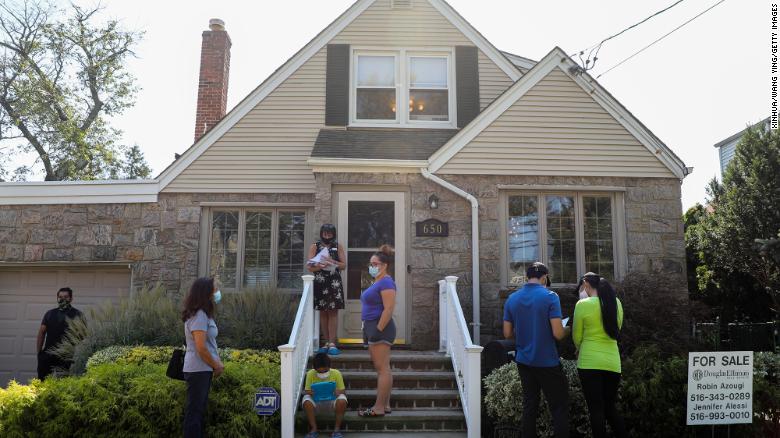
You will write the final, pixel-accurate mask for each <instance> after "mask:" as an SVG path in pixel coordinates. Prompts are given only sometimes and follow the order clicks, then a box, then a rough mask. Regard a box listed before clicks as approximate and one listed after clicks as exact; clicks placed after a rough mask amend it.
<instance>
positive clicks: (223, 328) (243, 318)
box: [54, 287, 298, 375]
mask: <svg viewBox="0 0 780 438" xmlns="http://www.w3.org/2000/svg"><path fill="white" fill-rule="evenodd" d="M297 305H298V296H296V295H292V294H287V293H283V292H279V291H277V290H276V289H273V288H258V289H251V290H246V291H242V292H238V293H227V294H225V295H224V298H223V300H222V302H221V303H220V304H219V305H218V306H217V314H216V316H215V319H216V321H217V326H218V327H219V337H218V338H217V345H220V346H223V347H231V348H239V349H246V348H251V349H257V350H271V349H273V350H275V349H276V347H277V346H279V345H281V344H285V343H287V340H288V338H289V336H290V331H291V329H292V324H293V321H294V320H295V310H296V309H297ZM183 343H184V328H183V325H182V322H181V309H180V304H179V300H178V299H177V298H175V297H172V296H169V295H167V294H166V292H165V291H164V290H163V289H162V288H161V287H158V288H154V289H145V290H141V291H139V292H136V293H134V294H132V295H131V296H129V297H127V298H123V299H122V300H121V301H120V302H119V303H118V304H107V305H105V306H103V307H100V308H98V309H96V310H93V311H91V312H89V313H88V315H87V317H86V319H85V320H74V321H73V322H72V323H71V324H70V327H69V330H68V332H67V334H66V336H65V337H64V339H63V341H62V343H61V344H60V345H59V347H58V348H57V349H56V350H55V351H54V353H55V354H56V355H58V356H59V357H61V358H63V359H65V360H72V361H73V366H71V369H70V373H71V374H74V375H78V374H82V373H84V371H85V370H86V367H87V360H88V359H89V358H90V357H91V356H93V355H94V354H95V352H97V351H98V350H102V349H104V348H107V347H111V346H117V345H147V346H170V345H182V344H183ZM114 348H118V349H119V350H117V351H123V350H121V348H123V347H114ZM151 351H152V350H150V351H147V352H144V353H143V354H151ZM165 351H168V350H165ZM105 354H109V355H110V354H115V353H108V352H106V353H105ZM116 354H118V353H116ZM155 354H163V355H168V356H170V352H168V353H164V351H162V350H161V351H157V352H156V353H155ZM166 360H167V359H166Z"/></svg>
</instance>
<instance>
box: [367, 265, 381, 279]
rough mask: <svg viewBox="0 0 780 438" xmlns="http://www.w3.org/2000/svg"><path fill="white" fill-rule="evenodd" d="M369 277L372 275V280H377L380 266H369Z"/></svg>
mask: <svg viewBox="0 0 780 438" xmlns="http://www.w3.org/2000/svg"><path fill="white" fill-rule="evenodd" d="M368 275H370V276H371V277H372V278H376V276H377V275H379V266H369V267H368Z"/></svg>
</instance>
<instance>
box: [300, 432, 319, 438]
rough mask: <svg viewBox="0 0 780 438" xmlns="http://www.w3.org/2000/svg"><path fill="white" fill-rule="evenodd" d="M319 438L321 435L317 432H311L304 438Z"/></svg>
mask: <svg viewBox="0 0 780 438" xmlns="http://www.w3.org/2000/svg"><path fill="white" fill-rule="evenodd" d="M317 437H319V433H317V432H309V433H307V434H306V436H304V437H303V438H317Z"/></svg>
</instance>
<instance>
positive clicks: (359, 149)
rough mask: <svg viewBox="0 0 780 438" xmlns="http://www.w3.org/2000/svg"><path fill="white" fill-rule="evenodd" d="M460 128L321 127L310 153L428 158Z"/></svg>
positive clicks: (337, 156) (378, 157)
mask: <svg viewBox="0 0 780 438" xmlns="http://www.w3.org/2000/svg"><path fill="white" fill-rule="evenodd" d="M457 132H458V130H457V129H380V128H350V129H346V130H345V129H322V130H320V133H319V135H317V140H316V141H315V143H314V150H312V153H311V156H312V157H313V158H314V157H316V158H364V159H376V160H390V159H392V160H427V159H428V157H430V156H431V154H433V153H434V152H436V151H437V150H438V149H439V148H440V147H442V146H443V145H444V144H445V143H447V141H448V140H449V139H450V138H452V136H453V135H455V134H456V133H457Z"/></svg>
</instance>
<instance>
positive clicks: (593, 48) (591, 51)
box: [572, 0, 685, 70]
mask: <svg viewBox="0 0 780 438" xmlns="http://www.w3.org/2000/svg"><path fill="white" fill-rule="evenodd" d="M683 1H685V0H677V1H676V2H674V3H673V4H672V5H669V6H667V7H666V8H664V9H661V10H660V11H658V12H656V13H655V14H653V15H650V16H649V17H647V18H645V19H644V20H642V21H640V22H638V23H635V24H632V25H631V26H628V27H627V28H625V29H623V30H621V31H620V32H618V33H616V34H614V35H612V36H609V37H607V38H604V39H603V40H601V42H600V43H597V44H594V45H592V46H590V47H588V48H587V49H584V50H580V51H579V52H578V53H579V58H580V62H582V68H583V69H585V70H590V69H592V68H593V67H595V66H596V60H597V59H598V55H599V51H600V50H601V46H602V45H603V44H604V43H605V42H607V41H609V40H611V39H613V38H615V37H618V36H620V35H622V34H624V33H626V32H628V31H629V30H631V29H633V28H635V27H637V26H639V25H640V24H642V23H644V22H646V21H648V20H650V19H651V18H653V17H656V16H658V15H660V14H663V13H664V12H666V11H668V10H669V9H672V8H673V7H675V6H677V5H679V4H680V3H682V2H683ZM586 51H587V52H588V58H587V59H586V60H583V59H582V55H583V54H585V52H586ZM594 51H595V55H594ZM572 56H574V55H572ZM591 57H593V65H590V66H589V65H588V64H590V61H591Z"/></svg>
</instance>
